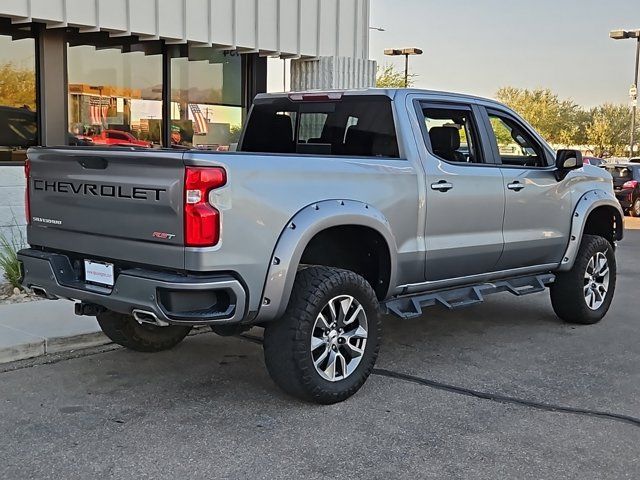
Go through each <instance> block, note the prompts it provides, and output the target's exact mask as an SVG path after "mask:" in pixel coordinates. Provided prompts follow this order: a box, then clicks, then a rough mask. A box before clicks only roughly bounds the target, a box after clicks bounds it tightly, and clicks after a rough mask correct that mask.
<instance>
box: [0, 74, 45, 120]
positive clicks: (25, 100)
mask: <svg viewBox="0 0 640 480" xmlns="http://www.w3.org/2000/svg"><path fill="white" fill-rule="evenodd" d="M0 105H4V106H8V107H16V108H20V107H24V106H27V107H29V108H30V109H31V110H35V108H36V77H35V74H34V72H33V69H29V68H20V67H16V66H15V65H14V64H13V63H11V62H9V63H4V64H0Z"/></svg>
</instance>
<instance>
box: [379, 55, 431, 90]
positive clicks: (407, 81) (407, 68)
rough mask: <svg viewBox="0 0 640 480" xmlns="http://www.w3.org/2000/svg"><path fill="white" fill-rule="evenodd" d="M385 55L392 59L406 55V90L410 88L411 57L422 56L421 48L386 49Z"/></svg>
mask: <svg viewBox="0 0 640 480" xmlns="http://www.w3.org/2000/svg"><path fill="white" fill-rule="evenodd" d="M384 54H385V55H389V56H390V57H398V56H400V55H404V88H407V87H408V86H409V55H422V50H420V49H419V48H385V49H384Z"/></svg>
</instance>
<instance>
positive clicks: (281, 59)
mask: <svg viewBox="0 0 640 480" xmlns="http://www.w3.org/2000/svg"><path fill="white" fill-rule="evenodd" d="M369 8H370V5H369V0H10V1H2V2H0V234H3V235H4V236H5V237H8V238H9V239H12V238H13V239H16V238H17V237H19V232H20V231H21V230H22V227H21V226H23V225H24V177H23V169H22V168H21V166H22V165H23V164H24V160H25V158H26V150H27V149H28V148H29V147H31V146H35V145H44V146H57V145H87V144H93V145H100V146H114V145H119V146H122V145H129V146H141V147H146V148H201V149H209V150H227V149H232V148H233V146H234V143H235V141H236V140H237V138H238V135H239V131H240V128H241V125H242V122H243V119H244V118H245V116H246V113H247V108H248V107H249V106H250V105H251V101H252V99H253V97H254V96H255V95H256V94H257V93H261V92H265V91H268V90H280V91H281V90H283V88H284V86H286V87H287V88H291V89H294V90H306V89H314V88H357V87H366V86H371V85H372V84H373V82H374V80H375V62H373V61H371V60H369V59H368V58H369V51H368V50H369V42H368V32H369V28H368V25H369ZM283 69H284V71H285V72H286V73H284V74H283ZM272 76H277V77H279V78H282V77H283V76H286V77H287V78H286V80H285V82H284V86H283V85H281V84H278V88H273V87H270V88H268V85H270V84H272V83H273V82H272V81H269V80H270V78H271V77H272Z"/></svg>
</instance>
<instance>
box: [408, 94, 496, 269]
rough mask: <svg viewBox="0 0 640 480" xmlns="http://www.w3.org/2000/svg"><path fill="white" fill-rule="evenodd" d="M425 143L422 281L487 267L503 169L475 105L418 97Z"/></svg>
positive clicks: (490, 263) (492, 250) (493, 261)
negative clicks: (423, 268) (424, 219)
mask: <svg viewBox="0 0 640 480" xmlns="http://www.w3.org/2000/svg"><path fill="white" fill-rule="evenodd" d="M417 109H418V116H419V119H420V123H421V128H422V133H423V139H422V140H423V142H424V146H425V147H426V148H425V149H422V148H421V149H420V151H422V152H423V158H422V163H423V165H424V169H425V173H426V189H427V193H426V227H425V244H426V262H425V265H426V271H425V278H426V280H427V281H437V280H445V279H452V278H458V277H466V276H469V275H476V274H481V273H487V272H491V271H493V270H494V268H495V266H496V264H497V262H498V259H499V258H500V255H501V253H502V248H503V238H502V219H503V215H504V201H505V196H504V190H503V180H502V173H501V171H500V168H499V167H498V165H496V164H495V163H493V162H494V158H493V157H492V156H491V155H490V151H486V148H485V145H488V134H487V132H486V129H485V128H484V127H483V125H482V124H481V123H480V122H478V116H479V112H480V111H479V110H478V108H477V107H476V106H474V105H471V104H464V103H457V102H452V103H433V102H417Z"/></svg>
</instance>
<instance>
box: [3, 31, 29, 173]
mask: <svg viewBox="0 0 640 480" xmlns="http://www.w3.org/2000/svg"><path fill="white" fill-rule="evenodd" d="M3 25H4V24H0V165H2V164H3V163H6V162H22V161H24V160H25V158H26V151H27V148H29V147H31V146H34V145H37V144H38V116H37V110H36V54H35V51H36V50H35V40H34V39H33V35H32V34H31V29H30V28H28V27H24V29H16V28H12V27H9V26H6V27H3ZM5 33H6V34H5Z"/></svg>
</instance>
